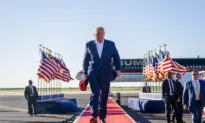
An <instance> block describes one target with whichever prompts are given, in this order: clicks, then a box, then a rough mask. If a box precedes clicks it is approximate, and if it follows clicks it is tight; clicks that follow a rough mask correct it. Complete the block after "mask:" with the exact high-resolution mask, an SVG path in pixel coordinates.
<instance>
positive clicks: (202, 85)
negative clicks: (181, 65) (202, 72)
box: [182, 70, 205, 123]
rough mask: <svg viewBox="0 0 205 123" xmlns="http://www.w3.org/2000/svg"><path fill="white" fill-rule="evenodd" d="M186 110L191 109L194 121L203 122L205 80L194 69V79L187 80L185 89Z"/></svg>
mask: <svg viewBox="0 0 205 123" xmlns="http://www.w3.org/2000/svg"><path fill="white" fill-rule="evenodd" d="M182 99H183V100H182V103H183V105H184V110H189V111H190V113H191V115H192V123H201V120H202V119H201V118H202V113H203V108H204V106H205V82H204V81H203V80H200V79H199V72H198V71H195V70H194V71H192V80H191V81H189V82H187V83H186V84H185V87H184V91H183V98H182Z"/></svg>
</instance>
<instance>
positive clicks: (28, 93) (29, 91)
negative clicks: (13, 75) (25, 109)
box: [24, 86, 38, 99]
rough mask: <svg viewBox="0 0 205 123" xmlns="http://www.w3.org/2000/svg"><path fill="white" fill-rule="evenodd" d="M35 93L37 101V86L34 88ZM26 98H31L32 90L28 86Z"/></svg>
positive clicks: (25, 93)
mask: <svg viewBox="0 0 205 123" xmlns="http://www.w3.org/2000/svg"><path fill="white" fill-rule="evenodd" d="M33 91H34V97H36V99H37V98H38V92H37V89H36V87H35V86H33ZM24 96H25V98H26V99H28V98H30V97H31V90H30V88H29V86H27V87H26V88H25V91H24Z"/></svg>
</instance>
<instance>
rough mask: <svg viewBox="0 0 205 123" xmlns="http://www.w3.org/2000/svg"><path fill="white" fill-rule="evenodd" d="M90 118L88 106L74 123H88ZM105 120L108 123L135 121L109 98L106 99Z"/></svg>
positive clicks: (131, 122) (132, 122)
mask: <svg viewBox="0 0 205 123" xmlns="http://www.w3.org/2000/svg"><path fill="white" fill-rule="evenodd" d="M91 117H92V116H91V113H90V108H89V106H88V107H86V109H85V110H84V111H83V112H82V114H81V115H80V116H79V117H78V119H76V121H75V122H74V123H89V122H90V119H91ZM105 120H106V122H108V123H135V121H134V120H133V119H132V118H131V117H130V116H129V115H128V114H127V113H126V112H124V110H123V109H122V108H121V107H119V105H117V104H116V103H115V102H114V101H113V100H112V99H111V98H109V99H108V103H107V116H106V119H105ZM98 123H100V119H99V117H98Z"/></svg>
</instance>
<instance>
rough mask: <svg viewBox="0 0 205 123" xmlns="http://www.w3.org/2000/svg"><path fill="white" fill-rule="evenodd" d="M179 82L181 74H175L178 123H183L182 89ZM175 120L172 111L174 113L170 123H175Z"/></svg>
mask: <svg viewBox="0 0 205 123" xmlns="http://www.w3.org/2000/svg"><path fill="white" fill-rule="evenodd" d="M180 80H181V74H180V73H176V81H175V89H176V95H177V105H178V108H179V116H180V121H181V122H182V123H185V122H183V119H182V117H183V112H184V110H183V105H182V94H183V90H184V87H183V85H182V84H181V82H180ZM175 118H176V111H175V110H174V113H173V115H172V121H173V122H174V121H175Z"/></svg>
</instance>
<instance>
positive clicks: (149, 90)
mask: <svg viewBox="0 0 205 123" xmlns="http://www.w3.org/2000/svg"><path fill="white" fill-rule="evenodd" d="M147 87H148V91H147V90H146V86H144V87H143V90H142V92H143V93H151V89H150V87H149V86H147Z"/></svg>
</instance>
